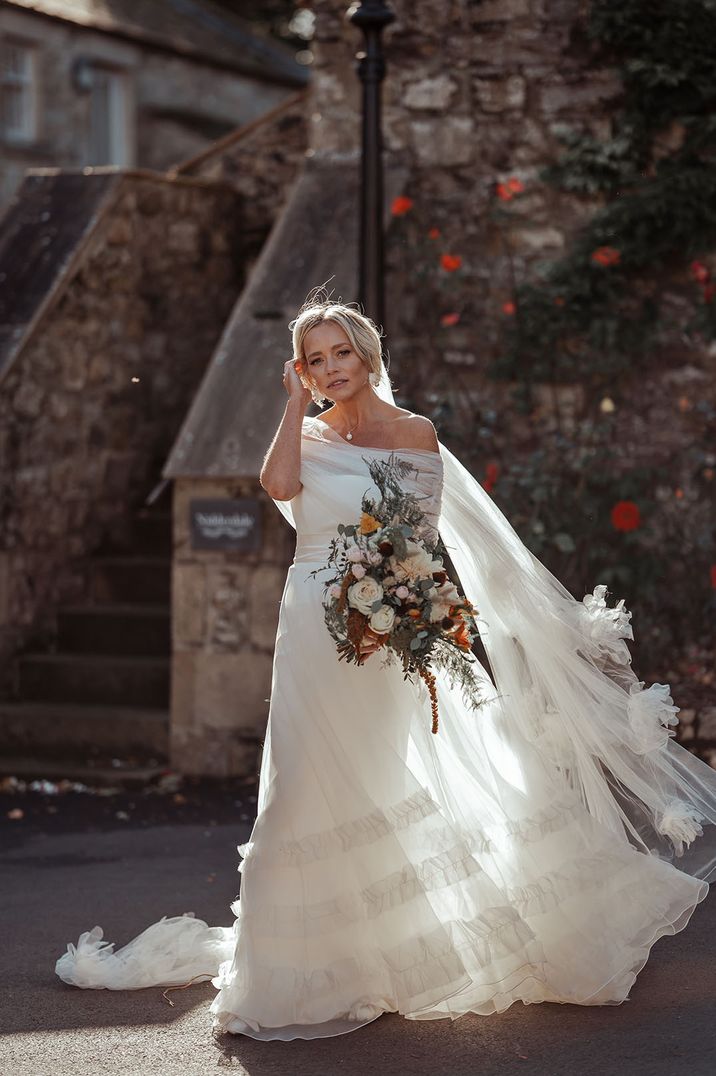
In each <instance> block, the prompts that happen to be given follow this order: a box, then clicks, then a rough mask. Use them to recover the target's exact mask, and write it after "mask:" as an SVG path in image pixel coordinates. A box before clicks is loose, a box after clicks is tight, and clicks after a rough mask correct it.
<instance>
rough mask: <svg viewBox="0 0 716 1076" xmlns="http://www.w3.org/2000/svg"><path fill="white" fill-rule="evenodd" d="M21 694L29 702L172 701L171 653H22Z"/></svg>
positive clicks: (153, 705) (152, 704)
mask: <svg viewBox="0 0 716 1076" xmlns="http://www.w3.org/2000/svg"><path fill="white" fill-rule="evenodd" d="M18 672H19V695H20V698H21V699H23V700H24V701H26V702H52V703H60V704H69V703H82V704H90V705H91V704H100V705H107V706H121V707H124V706H130V707H132V706H138V707H145V708H149V709H160V710H163V709H165V708H168V706H169V673H170V660H169V658H168V657H163V658H162V657H136V656H130V657H124V656H116V655H110V654H107V655H104V654H99V655H95V654H62V653H58V654H22V655H21V656H20V657H19V658H18Z"/></svg>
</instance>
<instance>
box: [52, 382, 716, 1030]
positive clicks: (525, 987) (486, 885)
mask: <svg viewBox="0 0 716 1076" xmlns="http://www.w3.org/2000/svg"><path fill="white" fill-rule="evenodd" d="M386 380H387V379H385V378H384V384H383V391H382V393H381V392H379V395H382V396H383V398H386V399H387V398H392V397H390V390H389V389H387V391H386V389H385V381H386ZM395 455H396V456H397V457H399V458H401V459H404V460H406V461H408V462H410V463H411V464H412V465H413V467H414V471H413V472H412V474H411V475H410V477H408V478H407V479H405V482H406V487H407V488H409V489H410V490H411V491H412V492H414V493H415V494H416V495H417V496H419V497H420V498H421V504H422V507H423V509H424V511H425V512H426V516H427V520H428V522H429V524H430V525H432V526H434V527H436V528H438V529H439V532H440V534H441V537H442V538H443V541H444V542H445V544H446V546H447V549H448V552H449V553H450V557H451V559H452V561H453V564H454V566H455V568H456V570H457V572H458V575H459V577H460V582H461V584H462V586H463V588H464V590H465V593H466V594H467V596H468V598H469V599H470V600H471V601H472V602H473V604H474V605H475V606H476V607H477V611H478V626H479V628H480V634H481V638H482V641H483V643H484V646H485V651H486V653H487V656H488V659H489V662H490V666H491V669H492V673H493V676H494V684H493V681H492V679H491V678H490V676H489V675H488V673H487V671H486V670H485V669H484V668H483V666H482V665H480V664H479V663H478V662H476V664H475V666H474V667H473V668H474V669H476V670H477V673H478V675H479V678H480V680H481V683H482V686H483V688H484V692H483V694H484V698H485V703H484V705H483V706H482V707H480V708H479V709H477V710H471V709H468V708H466V706H465V704H464V702H463V699H462V696H461V694H460V691H459V689H458V688H457V687H451V685H450V683H449V682H448V680H447V678H446V675H445V674H444V673H441V672H440V671H439V670H435V672H436V678H437V692H438V700H439V712H440V728H439V731H438V733H437V734H433V733H432V732H431V708H430V699H429V696H428V693H427V691H426V690H425V688H424V686H423V684H422V681H420V680H419V679H417V678H416V680H417V682H416V683H413V682H411V681H410V680H406V679H404V676H403V671H402V667H401V666H400V664H399V663H395V664H393V665H389V664H383V658H382V656H381V652H380V651H377V652H376V653H374V654H373V655H371V656H370V658H368V659H367V660H366V662H365V664H363V665H362V666H357V665H354V664H349V663H347V662H345V661H341V662H339V661H338V659H337V656H336V652H335V644H334V642H333V640H332V639H331V637H330V635H329V633H328V631H327V629H326V627H325V625H324V620H323V608H322V604H321V598H322V592H323V588H322V584H321V576H320V574H319V575H318V576H311V574H310V573H311V572H312V571H314V570H315V569H317V568H320V567H321V566H323V565H324V564H325V563H326V551H327V545H328V542H329V540H330V539H331V538H332V537H333V536H335V533H336V524H337V523H338V522H351V521H355V520H357V518H358V515H359V511H360V502H361V497H362V495H363V494H364V493H365V492H366V491H367V490H369V491H370V493H371V494H372V495H373V496H374V497H377V496H378V490H377V489H376V488H375V486H373V483H372V479H371V476H370V473H369V468H368V461H369V460H371V459H375V458H380V459H388V457H389V456H390V450H388V449H385V448H369V447H365V446H359V445H356V444H353V443H351V442H349V441H347V440H345V439H344V438H342V437H341V436H340V435H339V434H338V433H337V432H336V431H335V430H333V429H332V428H331V427H330V426H329V425H328V424H327V423H325V422H323V421H322V420H321V419H320V418H309V417H306V418H305V419H304V421H303V432H302V442H301V470H300V477H301V482H302V489H301V490H300V492H299V493H298V494H297V495H296V496H295V497H294V498H293V499H292V500H291V501H288V502H281V501H276V502H275V503H276V505H277V507H278V508H279V509H280V511H281V512H282V513H283V514H284V516H285V517H286V518H287V519H288V521H289V522H290V523H291V524H292V526H293V527H294V528H295V529H296V553H295V558H294V561H293V563H292V564H291V565H290V567H289V569H288V574H287V578H286V583H285V587H284V591H283V595H282V599H281V605H280V612H279V622H278V629H277V633H276V647H275V655H274V665H273V676H272V684H271V698H270V710H269V719H268V725H267V729H266V735H265V741H264V749H263V756H262V760H261V770H260V783H259V793H258V812H257V818H256V821H255V823H254V826H253V829H252V831H251V834H250V838H249V840H248V841H247V842H246V843H245V844H242V845H240V846H239V848H238V851H239V853H240V856H241V863H240V866H239V868H238V870H239V872H240V873H241V883H240V896H239V897H237V899H236V900H235V901H234V902H233V904H232V905H231V910H232V912H233V915H234V921H233V924H232V925H231V926H209V925H208V924H207V923H205V922H204V921H203V920H201V919H198V918H196V917H195V915H194V912H186V913H184V914H183V915H175V916H165V917H163V918H162V919H161V920H160V921H159V922H158V923H154V924H152V925H151V926H149V927H148V928H147V929H146V930H145V931H144V932H143V933H142V934H140V935H139V936H138V937H136V938H135V939H134V940H133V941H131V942H129V944H128V945H126V946H125V947H124V948H122V949H120V950H118V951H117V952H114V951H113V944H114V943H112V944H108V943H106V942H104V941H103V940H102V930H101V928H100V927H95V928H94V930H93V931H86V932H85V933H84V934H82V935H81V936H80V938H79V941H78V944H77V945H76V946H75V945H69V946H68V950H67V952H66V953H65V954H64V955H63V956H62V957H61V958H60V959H59V960H58V961H57V965H56V970H57V974H58V975H59V976H60V977H61V978H62V979H64V980H65V981H66V982H68V983H73V984H74V985H77V986H80V987H90V988H93V987H106V988H109V989H130V988H136V987H143V986H151V985H161V986H169V985H178V984H181V983H185V982H186V981H187V980H189V979H190V978H192V977H196V978H197V980H198V979H203V980H207V979H211V981H212V983H213V985H214V986H215V987H216V988H217V991H218V993H217V995H216V997H215V998H214V999H213V1001H212V1004H211V1012H212V1014H213V1025H214V1028H215V1029H217V1030H221V1031H226V1032H232V1033H243V1034H246V1035H249V1036H252V1037H254V1038H257V1039H293V1038H313V1037H320V1036H329V1035H338V1034H342V1033H344V1032H348V1031H351V1030H355V1029H356V1028H358V1027H361V1026H363V1025H364V1024H366V1023H369V1022H370V1021H372V1020H374V1019H376V1018H377V1017H378V1016H380V1014H381V1013H383V1012H386V1011H387V1012H398V1013H401V1014H402V1015H403V1016H405V1017H407V1018H409V1019H414V1020H421V1019H435V1018H444V1017H450V1018H453V1019H454V1018H456V1017H459V1016H460V1015H462V1014H464V1013H468V1012H473V1013H478V1014H482V1015H489V1014H492V1013H499V1012H502V1011H503V1010H505V1009H506V1008H507V1007H508V1006H510V1005H512V1004H513V1003H514V1002H516V1001H522V1002H524V1003H525V1004H530V1003H535V1002H544V1001H551V1002H561V1003H573V1004H579V1005H604V1004H619V1003H620V1002H622V1001H623V1000H624V999H625V998H627V996H628V994H629V990H630V988H631V986H632V985H633V983H634V981H635V979H636V976H637V974H638V972H639V971H640V969H641V968H642V967H643V965H644V963H645V962H646V960H647V958H648V955H649V951H650V948H651V946H652V945H653V944H654V942H655V941H656V940H657V939H658V938H660V937H662V936H663V935H665V934H673V933H675V932H676V931H679V930H681V929H683V927H685V926H686V924H687V922H688V920H689V918H690V916H691V914H692V913H693V911H694V909H695V908H696V906H697V905H698V904H699V902H700V901H701V900H703V898H704V897H705V896H706V893H707V891H708V888H709V886H708V882H709V880H710V879H711V878H712V877H713V875H714V873H716V853H715V851H714V846H715V843H716V842H714V839H713V834H714V827H713V823H714V821H716V772H714V771H713V770H712V769H711V768H710V767H709V766H707V765H706V764H705V763H704V762H701V761H700V760H699V759H697V758H695V757H694V756H693V755H691V754H690V753H689V752H688V751H686V750H685V749H684V748H682V747H680V746H679V745H677V744H676V743H675V742H674V740H673V738H672V734H671V733H670V730H669V727H668V726H669V725H672V724H674V722H675V721H676V720H677V719H676V717H675V714H676V712H677V709H678V708H677V707H676V706H674V705H673V704H672V702H671V697H670V695H669V687H668V685H665V684H654V685H652V686H651V687H650V688H648V689H647V688H646V686H645V685H644V684H643V683H642V682H641V681H638V680H637V678H636V676H635V674H634V673H633V671H632V670H631V668H630V664H629V663H630V660H631V657H630V654H629V650H628V648H627V646H626V643H625V642H624V639H625V638H633V634H632V630H631V626H630V624H629V620H630V618H631V613H629V612H627V610H625V609H624V607H623V601H621V602H619V604H618V605H617V606H615V607H609V606H608V605H607V603H606V600H605V592H606V587H604V586H601V587H599V586H598V587H596V588H595V590H594V593H593V594H590V595H586V596H585V599H584V600H583V601H581V602H580V601H577V600H576V599H575V598H573V597H572V595H571V594H569V592H568V591H567V590H566V589H565V588H564V587H562V585H561V584H560V583H559V582H558V580H556V579H555V577H554V576H553V575H551V574H550V572H549V571H548V570H547V569H546V568H545V567H544V566H543V565H542V564H541V563H540V562H539V561H538V560H537V559H536V558H535V557H534V556H533V555H532V554H531V553H530V552H529V551H528V550H527V549H526V547H525V546H524V545H523V544H522V542H521V541H520V539H519V537H518V536H517V534H516V532H515V531H514V530H513V529H512V527H511V526H510V524H509V523H508V522H507V520H506V519H505V517H504V515H502V513H501V512H500V511H499V509H498V508H497V506H496V505H495V504H494V502H493V501H492V499H491V498H490V497H489V495H488V494H487V493H486V492H485V491H484V490H483V489H482V487H481V486H480V484H479V483H478V482H477V481H476V480H475V479H474V478H473V477H472V476H471V475H470V474H469V472H468V471H467V470H466V469H465V468H464V467H463V466H462V464H460V462H459V461H458V460H457V459H456V457H455V456H454V455H453V454H452V453H451V452H450V451H449V450H448V449H447V448H446V447H445V446H444V445H442V444H440V452H439V453H437V452H431V451H427V450H414V449H410V450H395Z"/></svg>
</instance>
